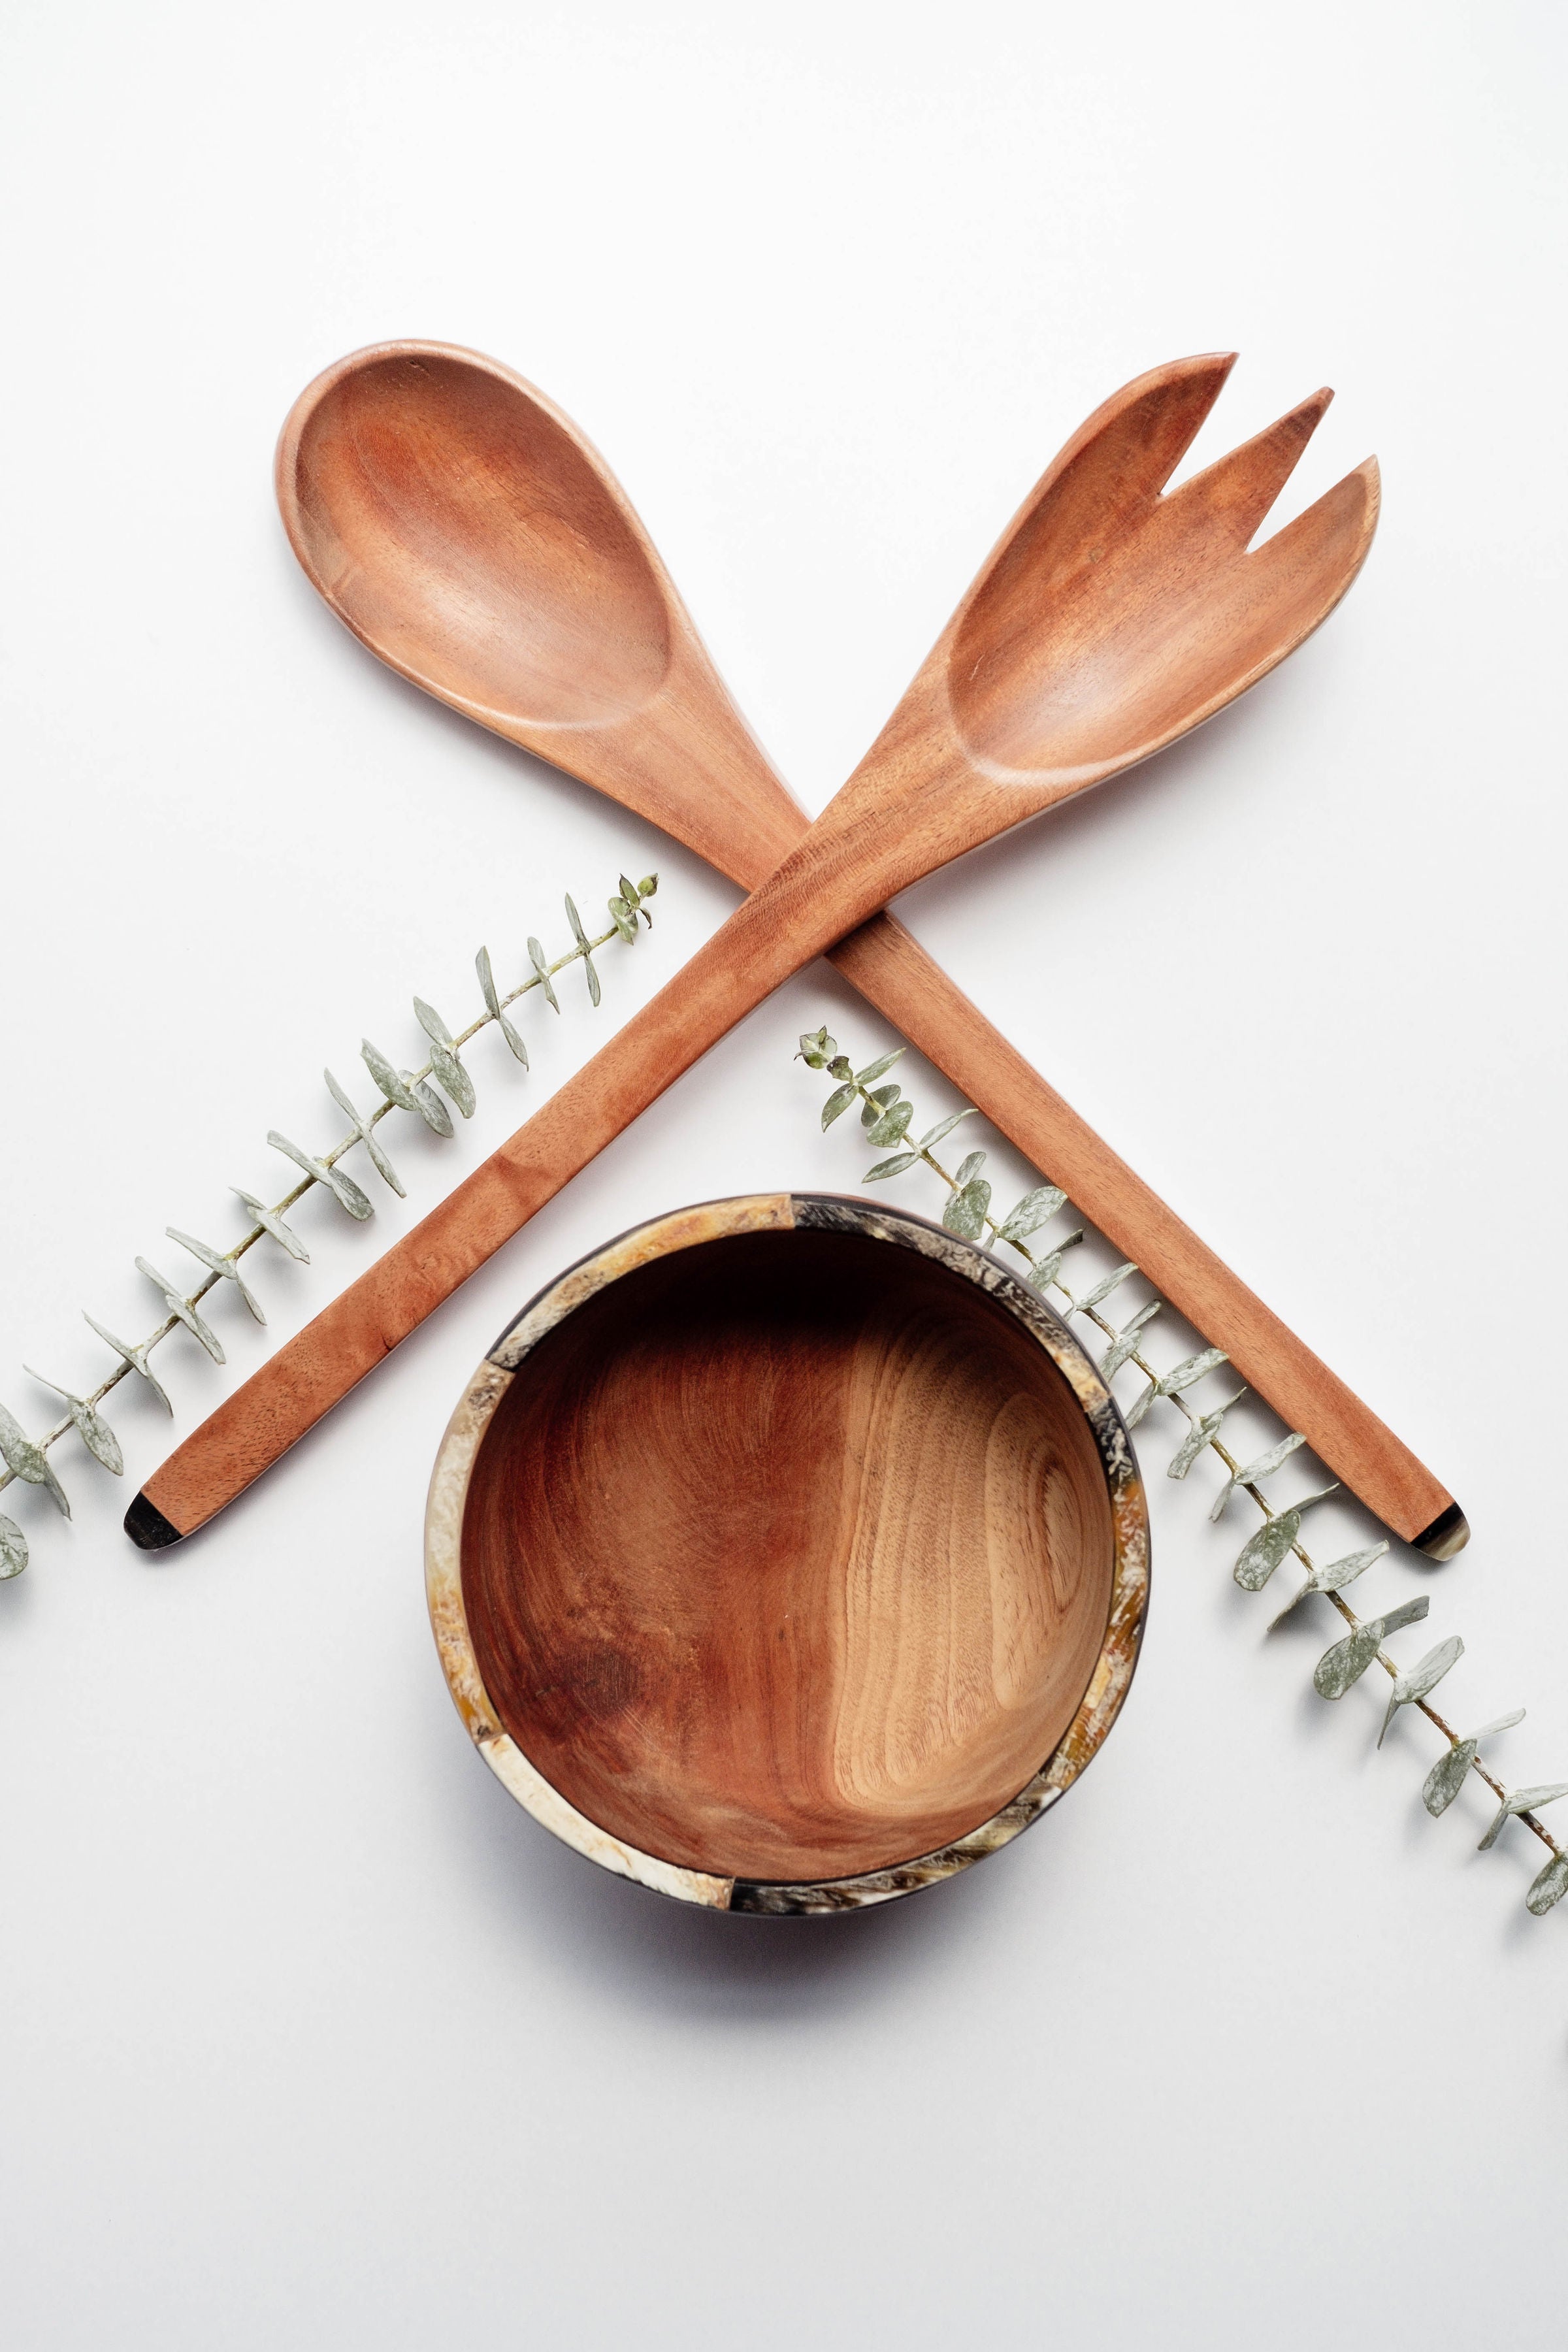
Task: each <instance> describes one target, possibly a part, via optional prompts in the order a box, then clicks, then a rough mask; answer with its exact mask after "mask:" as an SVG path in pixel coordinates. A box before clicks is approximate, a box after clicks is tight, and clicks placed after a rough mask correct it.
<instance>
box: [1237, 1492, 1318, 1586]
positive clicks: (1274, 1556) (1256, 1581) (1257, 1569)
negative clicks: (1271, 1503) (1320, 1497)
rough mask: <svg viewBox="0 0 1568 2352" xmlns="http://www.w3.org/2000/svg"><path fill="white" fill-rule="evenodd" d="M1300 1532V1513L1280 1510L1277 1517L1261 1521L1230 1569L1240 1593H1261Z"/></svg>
mask: <svg viewBox="0 0 1568 2352" xmlns="http://www.w3.org/2000/svg"><path fill="white" fill-rule="evenodd" d="M1300 1532H1301V1514H1300V1511H1297V1510H1289V1511H1281V1512H1280V1513H1279V1517H1277V1518H1272V1519H1265V1520H1264V1522H1263V1525H1262V1526H1261V1527H1260V1528H1258V1530H1257V1532H1256V1533H1255V1534H1254V1535H1251V1536H1249V1537H1248V1538H1247V1541H1246V1543H1245V1544H1244V1545H1243V1546H1242V1548H1241V1553H1240V1557H1239V1558H1238V1559H1237V1563H1236V1566H1235V1567H1234V1568H1233V1569H1232V1570H1231V1574H1232V1575H1233V1576H1234V1577H1235V1579H1236V1580H1237V1584H1239V1585H1240V1587H1241V1589H1242V1591H1244V1592H1261V1591H1262V1590H1263V1588H1264V1586H1265V1585H1266V1584H1267V1583H1268V1580H1269V1578H1270V1577H1271V1576H1272V1575H1273V1573H1274V1571H1275V1570H1276V1569H1277V1568H1278V1567H1279V1563H1280V1561H1281V1560H1282V1559H1284V1558H1285V1556H1286V1554H1287V1553H1288V1552H1289V1549H1290V1547H1291V1545H1292V1544H1293V1543H1294V1542H1295V1540H1296V1538H1297V1537H1298V1536H1299V1535H1300Z"/></svg>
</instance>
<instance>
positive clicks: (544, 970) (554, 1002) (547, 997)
mask: <svg viewBox="0 0 1568 2352" xmlns="http://www.w3.org/2000/svg"><path fill="white" fill-rule="evenodd" d="M528 961H529V962H530V963H531V965H532V966H533V969H534V971H535V972H536V973H537V974H538V977H539V985H540V986H541V988H542V990H543V991H544V1002H545V1003H546V1004H548V1005H549V1007H550V1010H551V1011H552V1013H559V1012H560V1010H561V1005H560V1002H559V1000H558V998H557V996H556V993H555V990H554V988H553V986H552V982H551V978H550V966H549V965H548V964H547V963H546V962H545V961H544V950H543V949H542V947H541V946H540V944H539V941H538V940H529V943H528ZM803 1042H804V1041H803ZM807 1058H808V1059H809V1056H808V1057H807ZM816 1067H817V1068H818V1069H820V1068H821V1067H822V1064H821V1063H820V1062H819V1063H818V1064H817V1065H816Z"/></svg>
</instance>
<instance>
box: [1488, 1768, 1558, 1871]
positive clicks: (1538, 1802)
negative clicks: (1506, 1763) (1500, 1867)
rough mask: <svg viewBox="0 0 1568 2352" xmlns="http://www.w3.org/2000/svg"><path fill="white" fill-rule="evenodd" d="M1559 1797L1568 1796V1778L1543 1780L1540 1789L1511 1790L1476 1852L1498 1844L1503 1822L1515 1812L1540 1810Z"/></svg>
mask: <svg viewBox="0 0 1568 2352" xmlns="http://www.w3.org/2000/svg"><path fill="white" fill-rule="evenodd" d="M1559 1797H1568V1780H1543V1781H1542V1783H1541V1786H1540V1787H1539V1788H1538V1789H1514V1790H1510V1793H1509V1795H1508V1796H1506V1797H1505V1798H1504V1799H1503V1801H1502V1802H1501V1804H1500V1806H1499V1807H1498V1809H1497V1812H1496V1814H1495V1816H1494V1817H1493V1820H1492V1824H1491V1827H1490V1828H1489V1830H1488V1832H1487V1833H1486V1835H1485V1837H1484V1838H1482V1840H1481V1842H1480V1843H1479V1846H1478V1847H1477V1848H1476V1852H1477V1853H1486V1852H1487V1850H1488V1848H1489V1847H1490V1846H1494V1845H1496V1843H1497V1842H1498V1837H1499V1833H1500V1831H1501V1829H1502V1826H1503V1823H1504V1822H1507V1821H1508V1820H1510V1818H1511V1816H1512V1815H1513V1814H1515V1813H1534V1812H1538V1811H1540V1809H1541V1807H1542V1805H1554V1804H1555V1803H1556V1802H1557V1800H1558V1798H1559Z"/></svg>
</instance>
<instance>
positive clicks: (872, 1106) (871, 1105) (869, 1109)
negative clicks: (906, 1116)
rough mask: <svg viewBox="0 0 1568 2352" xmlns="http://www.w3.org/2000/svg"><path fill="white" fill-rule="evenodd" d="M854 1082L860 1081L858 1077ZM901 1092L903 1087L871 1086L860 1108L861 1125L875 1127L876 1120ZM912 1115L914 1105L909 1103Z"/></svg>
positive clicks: (911, 1114) (857, 1083)
mask: <svg viewBox="0 0 1568 2352" xmlns="http://www.w3.org/2000/svg"><path fill="white" fill-rule="evenodd" d="M855 1083H856V1085H857V1086H858V1085H859V1083H860V1081H859V1079H858V1078H857V1079H856V1081H855ZM902 1092H903V1088H902V1087H872V1089H871V1091H870V1093H869V1094H868V1097H867V1098H866V1100H865V1102H864V1103H863V1104H862V1105H861V1108H860V1124H861V1126H862V1127H875V1126H876V1124H877V1121H878V1120H879V1118H881V1117H882V1116H883V1114H884V1112H886V1111H888V1110H890V1109H891V1108H892V1106H893V1105H894V1103H896V1102H897V1101H898V1099H899V1097H900V1094H901V1093H902ZM914 1115H915V1112H914V1105H913V1104H912V1103H911V1104H910V1118H913V1117H914Z"/></svg>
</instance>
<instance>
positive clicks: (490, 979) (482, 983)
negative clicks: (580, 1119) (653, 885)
mask: <svg viewBox="0 0 1568 2352" xmlns="http://www.w3.org/2000/svg"><path fill="white" fill-rule="evenodd" d="M610 912H611V913H612V915H614V914H615V905H614V901H612V902H611V907H610ZM616 929H617V930H618V931H619V932H620V935H621V937H622V939H623V940H635V939H636V937H637V925H636V924H635V923H634V922H633V921H632V919H631V916H630V913H629V912H627V913H626V917H625V919H624V920H623V919H622V918H621V917H620V916H616ZM474 970H475V971H477V972H478V973H479V992H480V994H481V995H482V996H483V998H484V1000H485V1011H486V1012H487V1013H489V1016H490V1019H491V1020H492V1021H493V1022H494V1023H495V1024H496V1026H497V1028H498V1029H499V1030H500V1034H501V1035H502V1036H503V1037H504V1038H505V1039H506V1042H507V1045H508V1046H509V1047H510V1051H511V1053H512V1055H513V1056H514V1057H515V1058H516V1059H517V1060H518V1061H520V1062H521V1064H522V1066H523V1068H524V1069H525V1070H526V1069H527V1067H528V1047H527V1046H526V1045H524V1044H523V1042H522V1039H521V1037H520V1036H519V1035H518V1034H517V1031H516V1030H515V1029H514V1028H513V1027H512V1025H511V1023H510V1021H509V1020H508V1019H507V1017H506V1013H505V1011H504V1009H503V1007H502V1004H501V1001H500V997H499V996H498V995H497V994H496V982H495V974H494V972H492V971H491V970H490V951H489V948H481V949H480V950H479V953H478V955H477V956H476V957H475V958H474Z"/></svg>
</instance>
